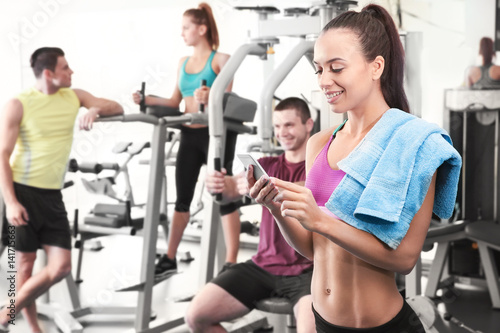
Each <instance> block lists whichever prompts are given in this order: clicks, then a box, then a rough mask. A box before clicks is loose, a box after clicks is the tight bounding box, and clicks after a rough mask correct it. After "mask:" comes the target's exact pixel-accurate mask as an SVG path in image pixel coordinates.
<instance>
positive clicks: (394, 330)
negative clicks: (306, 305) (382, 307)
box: [312, 301, 425, 333]
mask: <svg viewBox="0 0 500 333" xmlns="http://www.w3.org/2000/svg"><path fill="white" fill-rule="evenodd" d="M312 310H313V313H314V318H315V321H316V331H317V332H318V333H361V332H362V333H388V332H391V333H425V329H424V326H423V325H422V323H421V322H420V319H419V318H418V315H417V314H416V313H415V311H413V309H412V308H411V306H410V305H409V304H408V303H406V301H405V302H404V303H403V307H402V308H401V311H399V313H398V314H397V315H396V316H395V317H394V318H392V319H391V320H390V321H389V322H387V323H385V324H383V325H380V326H377V327H372V328H350V327H343V326H337V325H333V324H330V323H329V322H327V321H326V320H325V319H323V317H321V316H320V315H319V313H317V312H316V310H314V306H313V307H312Z"/></svg>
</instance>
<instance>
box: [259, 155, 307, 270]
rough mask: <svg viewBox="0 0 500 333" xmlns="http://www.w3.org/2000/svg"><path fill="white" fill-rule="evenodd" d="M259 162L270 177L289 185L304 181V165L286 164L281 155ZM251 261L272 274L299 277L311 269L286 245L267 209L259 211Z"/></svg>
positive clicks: (304, 259)
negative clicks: (259, 220)
mask: <svg viewBox="0 0 500 333" xmlns="http://www.w3.org/2000/svg"><path fill="white" fill-rule="evenodd" d="M259 163H260V164H261V165H262V167H263V168H264V170H266V172H267V174H268V175H269V176H270V177H276V178H279V179H282V180H286V181H289V182H298V181H304V180H305V179H306V165H305V162H300V163H290V162H288V161H287V160H286V159H285V154H281V155H280V156H276V157H274V156H273V157H264V158H261V159H259ZM297 223H299V222H297ZM252 260H253V262H254V263H255V264H256V265H257V266H259V267H261V268H262V269H264V270H266V271H267V272H269V273H271V274H274V275H299V274H301V273H302V272H303V271H304V270H306V269H309V268H311V267H312V261H310V260H308V259H306V258H304V257H303V256H302V255H300V254H299V253H297V252H296V251H295V250H294V249H293V248H292V247H291V246H290V245H288V243H287V242H286V240H285V238H283V235H282V234H281V231H280V229H279V227H278V225H277V224H276V222H275V221H274V217H273V215H272V214H271V213H270V212H269V210H268V209H267V208H263V209H262V221H261V223H260V234H259V247H258V249H257V254H256V255H254V256H253V257H252Z"/></svg>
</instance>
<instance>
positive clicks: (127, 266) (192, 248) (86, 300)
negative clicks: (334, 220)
mask: <svg viewBox="0 0 500 333" xmlns="http://www.w3.org/2000/svg"><path fill="white" fill-rule="evenodd" d="M192 232H193V233H194V234H196V230H192ZM187 234H189V232H188V233H187ZM100 241H101V243H102V245H103V246H104V248H103V249H102V250H101V251H98V252H96V251H92V250H90V249H86V250H85V253H84V261H83V270H82V279H83V282H82V283H81V284H80V285H79V292H80V295H81V302H82V304H83V305H84V306H113V305H114V306H123V305H128V306H135V305H136V303H137V292H121V293H117V292H114V290H116V289H119V288H122V287H124V286H128V285H132V284H134V283H137V282H138V281H139V274H140V272H139V268H140V257H141V251H142V237H128V236H119V235H116V236H108V237H103V238H100ZM242 241H243V242H244V243H245V244H247V246H245V247H244V248H242V249H241V250H240V254H239V260H240V261H243V260H246V259H248V258H250V257H251V255H252V254H253V253H254V252H255V243H256V241H257V237H252V236H248V235H245V234H242ZM252 244H253V246H252ZM158 247H159V248H163V247H165V241H164V240H163V239H160V240H159V243H158ZM179 251H182V252H185V251H189V252H190V253H191V255H192V256H193V257H194V258H195V260H194V261H192V262H191V263H179V271H180V273H179V274H177V275H174V276H172V277H171V278H170V279H168V280H166V281H163V282H161V283H159V284H158V285H156V286H155V287H154V293H153V311H154V312H155V313H156V314H157V316H158V319H159V320H160V319H161V320H162V321H163V320H169V319H171V318H172V319H173V318H180V317H182V316H183V314H184V312H185V309H186V306H187V303H185V302H176V300H178V299H180V298H183V297H186V296H189V295H191V294H193V293H194V292H195V291H196V288H197V283H198V272H199V267H198V265H199V262H200V253H199V252H200V246H199V243H198V242H193V241H189V240H183V242H182V243H181V246H180V248H179ZM5 252H6V251H5ZM73 259H74V263H76V260H77V252H76V251H74V253H73ZM6 262H7V258H6V255H5V253H4V254H3V256H2V257H1V258H0V264H1V265H0V276H1V277H2V278H1V279H0V290H7V280H6V278H4V276H5V274H6V273H5V265H6ZM75 266H76V265H75ZM425 281H426V278H425V277H424V278H423V287H425ZM64 291H65V285H64V284H61V283H60V284H58V285H56V286H54V287H53V289H52V290H51V299H52V300H53V301H54V302H56V304H58V305H59V306H62V307H68V306H69V304H70V303H69V298H68V296H67V294H65V292H64ZM4 294H5V293H3V295H2V298H3V297H5V295H4ZM453 295H454V297H453V298H449V299H450V300H449V301H447V302H441V303H438V310H439V312H440V313H445V312H448V313H450V314H452V315H453V316H454V317H455V318H457V319H459V320H460V321H462V322H463V323H464V324H465V325H466V326H469V327H471V328H473V329H474V330H476V331H481V332H483V333H494V332H499V331H500V329H499V328H500V311H495V310H492V308H491V301H490V299H489V295H488V292H487V290H486V289H485V288H480V287H472V286H470V285H462V284H456V285H455V289H454V293H453ZM1 301H4V299H2V300H1ZM117 318H118V319H117V320H115V321H112V322H109V321H103V320H100V321H98V320H99V319H96V321H94V320H93V319H94V318H92V316H88V317H85V319H84V320H82V325H83V326H84V328H85V329H84V332H85V333H97V332H100V333H101V332H103V331H105V332H108V333H113V332H124V331H130V330H131V329H132V328H133V327H134V322H133V319H134V318H133V316H119V317H117ZM101 319H102V318H101ZM281 319H282V318H280V316H278V315H269V316H268V321H269V323H270V324H271V325H273V326H274V331H273V332H279V333H292V332H295V329H293V328H288V327H287V326H286V320H281ZM40 320H41V323H42V327H43V329H44V333H56V332H59V330H58V329H57V328H56V326H55V324H54V323H53V322H52V321H51V320H49V319H47V318H44V317H42V316H40ZM442 326H443V327H442V328H440V330H439V332H440V333H441V332H446V333H448V332H452V333H461V332H466V331H467V330H466V329H464V328H461V327H459V326H457V325H455V324H452V323H444V324H443V325H442ZM11 332H12V333H27V332H29V330H28V327H27V324H26V321H25V320H24V319H23V318H22V316H18V318H16V325H15V326H11ZM168 332H170V333H185V332H188V329H187V327H186V326H185V325H182V326H179V327H176V328H174V329H171V330H169V331H168ZM469 332H470V331H469Z"/></svg>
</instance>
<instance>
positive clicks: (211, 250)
mask: <svg viewBox="0 0 500 333" xmlns="http://www.w3.org/2000/svg"><path fill="white" fill-rule="evenodd" d="M266 51H267V50H266V48H265V47H264V46H263V45H261V44H258V43H250V44H244V45H242V46H240V47H239V48H238V49H237V50H236V51H235V52H234V54H233V55H232V56H231V58H229V60H228V61H227V63H226V64H225V65H224V67H223V68H222V70H221V71H220V73H219V75H217V78H216V79H215V81H214V83H213V85H212V87H211V88H210V95H209V98H208V110H207V111H208V131H209V134H210V145H209V147H208V163H207V166H208V167H211V168H212V169H214V161H215V159H216V158H220V159H221V164H222V165H223V161H224V156H223V153H224V152H223V151H222V147H223V142H224V134H225V127H224V121H223V112H222V111H223V110H222V102H223V97H224V92H225V90H226V88H227V86H228V85H229V83H230V82H231V80H232V79H233V77H234V73H235V72H236V70H237V69H238V68H239V67H240V65H241V63H242V62H243V60H244V59H245V57H246V56H247V55H265V54H266ZM219 224H220V212H219V205H218V204H217V203H216V202H215V200H211V202H210V203H209V204H207V206H206V208H205V219H204V220H203V226H202V235H201V244H200V247H201V259H200V280H199V285H200V287H202V286H204V285H205V284H206V283H207V282H208V281H210V280H211V279H212V277H213V276H214V262H215V253H216V250H217V234H218V228H219Z"/></svg>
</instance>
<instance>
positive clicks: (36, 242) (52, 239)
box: [3, 183, 71, 252]
mask: <svg viewBox="0 0 500 333" xmlns="http://www.w3.org/2000/svg"><path fill="white" fill-rule="evenodd" d="M14 191H15V194H16V197H17V200H18V201H19V202H20V203H21V205H23V206H24V208H26V210H27V211H28V216H29V221H28V224H27V225H25V226H19V227H16V231H15V246H14V248H15V249H16V250H17V251H21V252H35V251H37V250H38V249H39V248H41V245H51V246H57V247H62V248H64V249H68V250H71V232H70V227H69V221H68V215H67V213H66V208H65V206H64V202H63V198H62V193H61V190H49V189H40V188H36V187H31V186H27V185H21V184H17V183H14ZM3 219H4V220H6V217H5V212H4V216H3Z"/></svg>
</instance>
